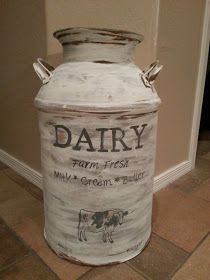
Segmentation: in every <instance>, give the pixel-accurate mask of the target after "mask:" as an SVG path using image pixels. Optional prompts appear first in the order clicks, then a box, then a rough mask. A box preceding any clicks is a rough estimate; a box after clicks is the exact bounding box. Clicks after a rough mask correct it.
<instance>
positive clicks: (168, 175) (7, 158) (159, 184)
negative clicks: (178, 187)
mask: <svg viewBox="0 0 210 280" xmlns="http://www.w3.org/2000/svg"><path fill="white" fill-rule="evenodd" d="M0 161H1V162H3V163H4V164H6V165H7V166H9V167H11V168H12V169H13V170H14V171H16V172H17V173H18V174H20V175H21V176H23V177H24V178H26V179H27V180H28V181H30V182H31V183H33V184H34V185H36V186H37V187H39V188H40V189H42V174H41V173H39V172H37V171H36V170H34V169H33V168H31V167H30V166H28V165H27V164H25V163H23V162H22V161H20V160H18V159H17V158H15V157H13V156H12V155H10V154H8V153H6V152H5V151H3V150H1V149H0ZM191 166H192V165H191V163H190V161H183V162H181V163H180V164H177V165H175V166H174V167H172V168H170V169H168V170H166V171H164V172H163V173H161V174H159V175H157V176H156V177H155V178H154V192H157V191H159V190H160V189H162V188H164V187H166V186H167V185H168V184H170V183H172V182H173V181H175V180H176V179H178V178H179V177H181V176H183V175H184V174H186V173H187V172H189V171H190V170H191Z"/></svg>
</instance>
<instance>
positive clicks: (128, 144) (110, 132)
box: [34, 28, 161, 265]
mask: <svg viewBox="0 0 210 280" xmlns="http://www.w3.org/2000/svg"><path fill="white" fill-rule="evenodd" d="M55 37H56V38H58V39H59V41H60V42H61V43H62V45H63V47H64V60H65V62H64V63H63V64H61V65H60V66H58V67H57V68H56V69H53V68H52V67H50V66H49V65H48V64H47V63H46V62H44V61H43V60H38V63H35V64H34V68H35V70H36V72H37V74H38V75H39V77H40V78H41V79H42V81H43V83H44V85H43V86H42V88H41V89H40V91H39V93H38V95H37V97H36V99H35V104H36V106H37V107H38V110H39V127H40V135H41V162H42V172H43V189H44V209H45V230H44V234H45V238H46V240H47V242H48V244H49V245H50V247H51V248H52V249H53V250H54V251H55V252H56V253H57V254H58V255H60V256H62V257H64V258H67V259H70V260H75V261H78V262H82V263H85V264H92V265H102V264H108V263H117V262H123V261H126V260H128V259H130V258H132V257H134V256H136V255H137V254H138V253H140V252H141V251H142V249H143V248H144V247H145V245H146V243H147V241H148V239H149V236H150V233H151V211H152V195H153V174H154V155H155V142H156V127H157V108H158V106H159V104H160V100H159V98H158V96H157V94H156V91H155V89H154V87H153V81H154V79H155V77H156V76H157V74H158V72H159V71H160V69H161V67H159V66H158V65H157V63H154V64H152V65H150V67H148V69H146V70H145V71H142V70H140V69H139V68H138V67H137V66H136V65H135V64H134V63H133V60H132V51H133V49H134V47H135V45H136V44H137V43H139V42H140V41H141V40H142V36H141V35H138V34H135V33H131V32H124V31H115V30H109V29H93V28H91V29H87V28H69V29H66V30H61V31H57V32H56V33H55Z"/></svg>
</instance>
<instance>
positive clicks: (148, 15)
mask: <svg viewBox="0 0 210 280" xmlns="http://www.w3.org/2000/svg"><path fill="white" fill-rule="evenodd" d="M159 2H160V14H159V13H158V12H159V11H158V6H159ZM0 5H1V8H0V13H1V15H0V26H1V30H0V31H1V38H2V44H1V66H0V67H1V68H0V75H1V80H0V87H1V97H0V98H1V99H0V115H1V117H0V131H1V137H0V148H1V149H3V150H5V151H6V152H8V153H9V154H11V155H13V156H15V157H16V158H17V159H19V160H21V161H23V162H25V163H26V164H28V165H29V166H31V167H32V168H34V169H36V170H38V171H40V156H39V136H38V126H37V115H36V110H35V109H34V106H33V99H34V96H35V94H36V92H37V91H38V89H39V87H40V85H41V84H40V82H39V81H38V79H37V78H36V77H35V74H34V73H33V70H32V62H33V61H34V60H35V59H36V57H39V56H41V57H48V60H49V61H50V62H51V63H54V64H57V63H58V62H59V61H60V60H61V47H60V45H59V43H58V42H57V41H56V40H55V39H54V38H53V37H52V32H53V31H54V30H57V29H59V28H65V27H69V26H93V27H107V28H118V29H127V30H130V31H134V32H138V33H142V34H144V35H145V40H144V41H143V42H142V43H141V44H140V45H139V46H138V47H137V49H136V63H137V64H138V65H139V66H141V67H145V65H147V64H148V63H151V62H152V61H153V60H154V59H155V56H156V54H157V57H158V58H159V59H160V61H161V63H162V64H164V70H163V72H162V73H161V75H160V78H159V80H158V82H157V89H158V91H159V95H160V97H161V98H162V102H163V104H162V106H161V110H160V117H159V127H158V145H157V165H156V174H159V173H160V172H162V171H164V170H167V169H168V168H170V167H172V166H174V165H176V164H178V163H180V162H182V161H184V160H186V159H187V157H188V148H189V139H190V129H191V122H192V112H193V104H194V95H195V83H196V74H197V68H198V59H199V46H200V36H201V25H202V15H203V9H204V0H185V1H175V0H174V1H168V0H161V1H159V0H129V1H128V0H120V1H118V0H106V1H97V0H91V1H90V0H89V1H84V0H77V1H74V0H69V1H66V0H59V1H56V0H45V1H41V0H36V1H34V0H25V1H24V0H19V1H12V0H8V1H2V2H1V4H0ZM44 5H45V6H44ZM158 19H159V26H158ZM192 26H193V28H192ZM157 35H158V40H157ZM8 116H9V117H8Z"/></svg>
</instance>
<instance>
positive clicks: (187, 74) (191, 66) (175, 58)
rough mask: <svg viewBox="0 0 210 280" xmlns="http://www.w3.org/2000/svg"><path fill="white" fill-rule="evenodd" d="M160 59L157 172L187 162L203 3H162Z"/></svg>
mask: <svg viewBox="0 0 210 280" xmlns="http://www.w3.org/2000/svg"><path fill="white" fill-rule="evenodd" d="M160 3H161V4H160V16H159V29H158V48H157V57H158V58H159V60H160V61H161V63H162V64H163V65H164V68H163V71H162V73H161V75H160V78H159V80H158V82H157V86H156V88H157V90H158V93H159V95H160V98H161V99H162V106H161V108H160V113H159V126H158V142H157V157H156V159H157V160H156V173H157V174H159V173H161V172H162V171H164V170H166V169H168V168H169V167H172V166H174V165H176V164H178V163H181V162H182V161H184V160H187V159H188V152H189V144H190V133H191V126H192V117H193V107H194V101H195V88H196V78H197V72H198V60H199V50H200V42H201V31H202V21H203V14H204V6H205V1H204V0H184V1H168V0H161V1H160Z"/></svg>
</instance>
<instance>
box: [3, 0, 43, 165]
mask: <svg viewBox="0 0 210 280" xmlns="http://www.w3.org/2000/svg"><path fill="white" fill-rule="evenodd" d="M0 33H1V45H0V49H1V52H0V56H1V59H0V61H1V63H0V77H1V78H0V88H1V94H0V131H1V137H0V148H1V149H3V150H4V151H6V152H8V153H9V154H11V155H13V156H14V157H16V158H17V159H19V160H21V161H23V162H25V163H27V164H28V165H30V166H31V167H32V168H35V169H37V170H40V155H39V134H38V126H37V113H36V110H35V108H34V106H33V99H34V97H35V95H36V93H37V91H38V89H39V87H40V82H39V80H38V79H37V78H36V77H35V75H34V72H33V69H32V63H33V61H34V60H35V59H36V57H37V56H45V53H46V43H45V10H44V5H43V1H42V0H40V1H39V0H36V1H33V0H19V1H12V0H8V1H1V4H0Z"/></svg>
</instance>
